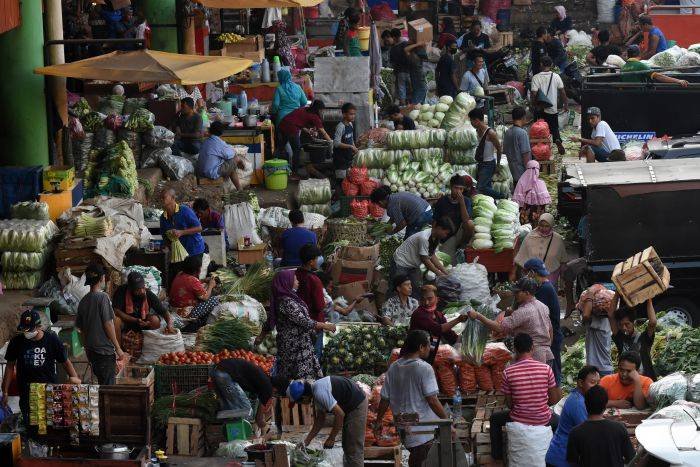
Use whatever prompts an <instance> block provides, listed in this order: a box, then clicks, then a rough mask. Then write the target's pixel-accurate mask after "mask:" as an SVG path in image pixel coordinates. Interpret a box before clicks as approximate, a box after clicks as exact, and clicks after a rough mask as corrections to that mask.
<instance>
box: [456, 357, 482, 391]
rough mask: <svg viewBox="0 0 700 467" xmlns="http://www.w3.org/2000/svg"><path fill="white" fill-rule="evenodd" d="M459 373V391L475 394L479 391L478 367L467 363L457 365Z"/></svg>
mask: <svg viewBox="0 0 700 467" xmlns="http://www.w3.org/2000/svg"><path fill="white" fill-rule="evenodd" d="M457 370H458V372H459V390H460V391H462V392H474V391H476V390H477V389H478V386H477V384H476V367H475V366H474V365H470V364H469V363H467V362H465V361H461V362H459V363H457Z"/></svg>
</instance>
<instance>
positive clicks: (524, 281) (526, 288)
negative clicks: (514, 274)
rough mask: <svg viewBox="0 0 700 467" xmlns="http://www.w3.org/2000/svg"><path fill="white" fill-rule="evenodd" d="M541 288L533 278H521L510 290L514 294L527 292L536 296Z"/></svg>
mask: <svg viewBox="0 0 700 467" xmlns="http://www.w3.org/2000/svg"><path fill="white" fill-rule="evenodd" d="M538 288H539V284H538V283H537V281H536V280H535V279H533V278H531V277H521V278H520V279H519V280H518V282H516V283H515V284H514V285H513V286H512V287H511V289H510V290H512V291H513V292H527V293H529V294H532V295H534V294H535V292H537V289H538Z"/></svg>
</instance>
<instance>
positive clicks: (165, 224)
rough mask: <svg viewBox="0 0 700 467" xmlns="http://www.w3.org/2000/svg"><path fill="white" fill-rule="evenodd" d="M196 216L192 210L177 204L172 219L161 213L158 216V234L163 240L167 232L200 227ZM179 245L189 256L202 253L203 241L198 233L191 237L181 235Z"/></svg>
mask: <svg viewBox="0 0 700 467" xmlns="http://www.w3.org/2000/svg"><path fill="white" fill-rule="evenodd" d="M201 226H202V224H200V223H199V219H198V218H197V215H196V214H195V213H194V211H193V210H192V209H190V208H189V207H188V206H185V205H184V204H178V205H177V206H176V207H175V214H173V217H172V218H170V217H168V213H166V212H163V214H161V216H160V232H161V234H162V235H163V238H165V235H166V233H167V232H168V230H173V229H174V230H184V229H191V228H192V227H201ZM180 243H182V246H184V247H185V250H187V253H188V254H190V255H191V256H195V255H199V254H201V253H204V239H203V238H202V236H201V235H200V234H199V233H196V234H193V235H183V236H182V237H180Z"/></svg>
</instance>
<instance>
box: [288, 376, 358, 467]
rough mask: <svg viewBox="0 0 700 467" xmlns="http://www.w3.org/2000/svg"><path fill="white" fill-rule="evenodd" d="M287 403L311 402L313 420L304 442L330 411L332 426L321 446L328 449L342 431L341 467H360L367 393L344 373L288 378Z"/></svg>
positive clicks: (312, 438)
mask: <svg viewBox="0 0 700 467" xmlns="http://www.w3.org/2000/svg"><path fill="white" fill-rule="evenodd" d="M287 397H289V400H290V402H291V403H290V405H291V406H292V407H293V406H294V403H302V404H311V403H313V404H314V408H315V411H314V424H313V426H312V427H311V431H309V434H308V435H306V438H304V441H303V443H304V446H308V445H309V444H311V442H312V441H313V440H314V438H316V436H317V435H318V433H319V432H320V431H321V429H322V428H323V427H324V423H325V421H326V414H328V413H332V414H333V428H331V432H330V433H329V434H328V438H326V441H325V442H324V443H323V447H324V448H326V449H331V448H333V446H334V445H335V439H336V437H337V436H338V434H340V433H341V432H342V435H341V440H342V441H341V443H342V446H343V467H363V466H364V464H365V462H364V451H365V427H366V425H367V407H368V405H369V401H368V400H367V396H365V393H364V392H362V389H360V387H359V386H358V385H357V383H356V382H355V381H353V380H351V379H350V378H346V377H345V376H326V377H325V378H321V379H317V380H316V381H292V382H291V383H290V384H289V387H288V388H287Z"/></svg>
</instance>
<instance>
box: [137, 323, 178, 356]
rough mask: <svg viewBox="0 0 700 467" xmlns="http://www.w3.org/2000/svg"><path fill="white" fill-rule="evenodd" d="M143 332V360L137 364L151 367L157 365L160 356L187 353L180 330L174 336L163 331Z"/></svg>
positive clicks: (149, 330)
mask: <svg viewBox="0 0 700 467" xmlns="http://www.w3.org/2000/svg"><path fill="white" fill-rule="evenodd" d="M141 332H142V333H143V347H142V349H141V358H139V359H138V360H137V363H140V364H147V365H149V364H153V363H156V362H157V361H158V359H159V358H160V356H161V355H164V354H166V353H170V352H184V351H185V342H184V341H183V340H182V334H180V330H179V329H176V330H175V332H174V333H173V334H165V332H164V330H163V329H155V330H151V329H144V330H143V331H141Z"/></svg>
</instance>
